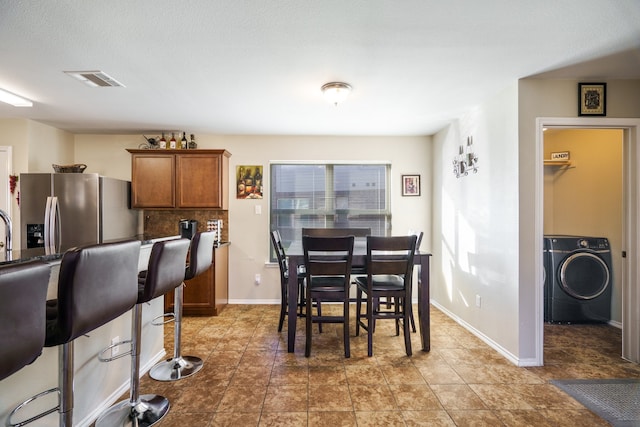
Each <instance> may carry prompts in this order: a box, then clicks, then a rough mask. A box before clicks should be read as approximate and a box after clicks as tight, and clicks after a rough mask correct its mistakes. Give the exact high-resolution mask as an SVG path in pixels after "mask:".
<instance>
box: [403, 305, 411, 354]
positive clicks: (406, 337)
mask: <svg viewBox="0 0 640 427" xmlns="http://www.w3.org/2000/svg"><path fill="white" fill-rule="evenodd" d="M402 304H403V309H402V313H403V314H404V318H403V322H402V324H403V327H404V348H405V350H406V351H407V356H411V354H412V352H411V335H410V332H409V318H408V314H409V311H408V310H407V298H402Z"/></svg>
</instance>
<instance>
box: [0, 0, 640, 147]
mask: <svg viewBox="0 0 640 427" xmlns="http://www.w3.org/2000/svg"><path fill="white" fill-rule="evenodd" d="M639 23H640V1H638V0H561V1H558V0H536V1H528V2H525V1H520V0H484V1H477V0H466V1H463V0H447V1H440V0H315V1H310V0H233V1H221V0H183V1H178V0H137V1H131V0H110V1H94V0H57V1H44V2H43V1H35V0H33V1H27V0H25V1H14V0H0V87H1V88H5V89H8V90H10V91H13V92H15V93H18V94H21V95H24V96H26V97H28V98H30V99H32V100H33V101H34V102H35V105H34V107H33V108H20V109H19V108H15V107H11V106H5V105H4V104H2V105H0V118H9V117H23V118H29V119H33V120H37V121H41V122H43V123H47V124H51V125H53V126H56V127H59V128H61V129H66V130H69V131H72V132H82V133H131V132H134V133H136V132H139V133H151V134H153V133H154V132H157V131H160V130H173V129H175V130H186V131H187V132H188V133H189V132H194V133H216V134H265V135H266V134H298V135H426V134H432V133H434V132H435V131H437V130H439V129H440V128H442V126H443V125H444V124H446V123H447V122H448V121H450V120H451V119H452V118H454V117H456V116H458V115H459V114H460V113H461V112H463V111H465V110H467V109H469V108H472V107H473V106H474V105H475V104H478V103H480V102H482V101H484V100H486V99H487V98H488V97H490V96H491V95H492V94H495V92H496V91H499V90H501V89H503V88H505V87H507V86H508V85H510V84H513V83H514V82H516V81H517V79H519V78H523V77H527V76H532V75H539V76H540V77H541V78H579V79H585V80H586V79H593V80H601V79H604V78H607V79H615V78H640V24H639ZM580 63H584V64H583V65H581V66H576V64H580ZM70 70H71V71H83V70H102V71H104V72H105V73H107V74H109V75H110V76H111V77H113V78H115V79H116V80H118V81H120V82H122V83H123V84H124V85H125V86H126V87H125V88H91V87H88V86H85V85H83V84H81V83H80V82H78V81H76V80H74V79H72V78H71V77H69V76H67V75H66V74H64V73H63V71H70ZM336 80H337V81H344V82H347V83H349V84H351V85H352V86H353V92H352V94H351V96H350V97H349V99H348V100H347V101H346V102H345V103H344V104H342V105H339V106H338V107H333V106H331V105H329V104H328V103H326V102H325V101H324V100H323V98H322V96H321V93H320V86H322V84H324V83H326V82H329V81H336Z"/></svg>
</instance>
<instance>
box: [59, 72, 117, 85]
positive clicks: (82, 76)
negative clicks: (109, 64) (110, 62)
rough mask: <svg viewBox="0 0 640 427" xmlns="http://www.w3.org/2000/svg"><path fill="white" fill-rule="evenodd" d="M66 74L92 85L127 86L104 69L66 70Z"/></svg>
mask: <svg viewBox="0 0 640 427" xmlns="http://www.w3.org/2000/svg"><path fill="white" fill-rule="evenodd" d="M65 74H68V75H70V76H71V77H73V78H75V79H78V80H80V81H81V82H82V83H84V84H86V85H87V86H91V87H98V86H100V87H125V86H124V85H123V84H122V83H120V82H119V81H117V80H116V79H114V78H113V77H111V76H109V75H108V74H107V73H105V72H102V71H65Z"/></svg>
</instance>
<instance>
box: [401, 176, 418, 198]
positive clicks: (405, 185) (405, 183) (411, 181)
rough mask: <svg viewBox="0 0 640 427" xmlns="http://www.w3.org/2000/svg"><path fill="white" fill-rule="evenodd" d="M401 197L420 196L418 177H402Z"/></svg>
mask: <svg viewBox="0 0 640 427" xmlns="http://www.w3.org/2000/svg"><path fill="white" fill-rule="evenodd" d="M402 195H403V196H419V195H420V175H402Z"/></svg>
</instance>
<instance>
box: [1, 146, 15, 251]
mask: <svg viewBox="0 0 640 427" xmlns="http://www.w3.org/2000/svg"><path fill="white" fill-rule="evenodd" d="M11 150H12V147H9V146H0V182H3V183H6V184H4V185H0V209H2V210H3V211H4V212H6V213H7V214H8V215H9V217H10V218H11V219H13V215H12V209H11V208H12V203H11V192H10V189H9V176H10V175H11ZM14 228H15V227H14ZM11 231H12V232H13V230H11ZM4 236H6V234H5V225H4V222H3V221H0V243H2V247H1V248H0V254H2V259H4V244H5V243H4Z"/></svg>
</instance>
